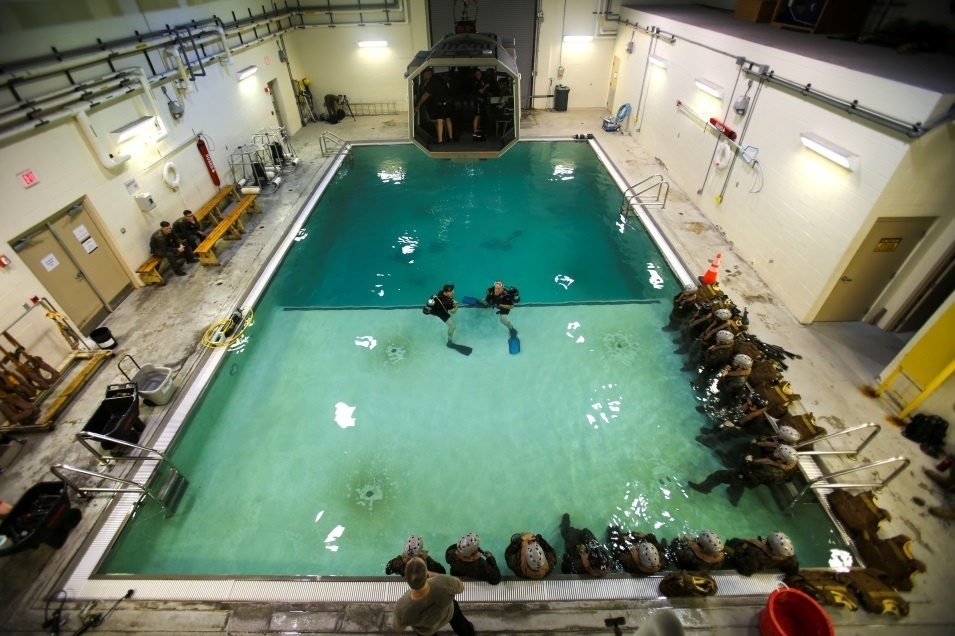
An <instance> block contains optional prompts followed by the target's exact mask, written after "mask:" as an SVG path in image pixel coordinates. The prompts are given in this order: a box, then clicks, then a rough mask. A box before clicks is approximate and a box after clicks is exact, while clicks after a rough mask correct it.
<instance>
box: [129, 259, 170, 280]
mask: <svg viewBox="0 0 955 636" xmlns="http://www.w3.org/2000/svg"><path fill="white" fill-rule="evenodd" d="M160 265H162V257H160V256H150V257H149V258H148V259H146V262H145V263H143V264H142V265H140V266H139V269H137V270H136V273H137V274H139V278H140V279H142V281H143V284H144V285H165V284H166V279H165V278H163V277H162V274H160V273H159V266H160Z"/></svg>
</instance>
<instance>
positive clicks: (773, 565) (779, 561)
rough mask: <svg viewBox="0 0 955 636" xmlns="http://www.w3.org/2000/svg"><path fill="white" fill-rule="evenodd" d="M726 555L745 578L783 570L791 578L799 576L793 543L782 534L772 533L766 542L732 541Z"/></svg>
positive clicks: (760, 538) (758, 540) (760, 539)
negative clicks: (767, 571) (768, 571)
mask: <svg viewBox="0 0 955 636" xmlns="http://www.w3.org/2000/svg"><path fill="white" fill-rule="evenodd" d="M726 555H727V557H728V558H729V561H730V562H731V563H733V564H734V565H735V566H736V570H737V571H738V572H739V573H740V574H742V575H743V576H752V575H753V574H756V573H757V572H763V571H765V570H781V571H782V572H783V573H785V574H789V575H790V576H792V575H795V574H799V561H797V560H796V553H795V550H794V549H793V543H792V541H790V539H789V537H788V536H786V535H785V534H783V533H782V532H772V533H770V535H769V536H768V537H766V540H765V541H763V538H762V537H756V538H755V539H730V540H729V541H727V542H726Z"/></svg>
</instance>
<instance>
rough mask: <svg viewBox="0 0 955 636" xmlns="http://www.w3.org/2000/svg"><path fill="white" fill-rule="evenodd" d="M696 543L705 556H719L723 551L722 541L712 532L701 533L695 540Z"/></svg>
mask: <svg viewBox="0 0 955 636" xmlns="http://www.w3.org/2000/svg"><path fill="white" fill-rule="evenodd" d="M696 542H697V543H699V544H700V546H701V547H702V548H703V550H704V551H706V553H707V554H719V553H720V552H722V551H723V540H722V539H720V538H719V536H718V535H717V534H716V533H715V532H713V531H712V530H704V531H703V532H701V533H700V536H698V537H697V538H696Z"/></svg>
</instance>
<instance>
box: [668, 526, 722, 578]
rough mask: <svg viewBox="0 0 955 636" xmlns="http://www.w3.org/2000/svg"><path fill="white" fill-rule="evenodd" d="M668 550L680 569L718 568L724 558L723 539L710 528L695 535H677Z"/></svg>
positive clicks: (720, 566) (700, 569) (703, 569)
mask: <svg viewBox="0 0 955 636" xmlns="http://www.w3.org/2000/svg"><path fill="white" fill-rule="evenodd" d="M670 550H671V551H672V552H673V555H674V556H675V557H676V560H677V563H679V564H680V569H681V570H690V571H696V572H699V571H706V570H719V569H721V568H722V567H723V561H725V560H726V553H725V552H723V540H722V539H720V537H719V535H718V534H716V533H715V532H713V531H712V530H704V531H703V532H701V533H700V534H699V536H696V537H686V536H683V537H678V538H676V539H674V540H673V543H671V544H670Z"/></svg>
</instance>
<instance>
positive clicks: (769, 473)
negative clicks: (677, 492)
mask: <svg viewBox="0 0 955 636" xmlns="http://www.w3.org/2000/svg"><path fill="white" fill-rule="evenodd" d="M798 459H799V456H798V454H797V453H796V450H795V449H794V448H793V447H792V446H788V445H786V444H780V445H779V447H778V448H777V449H776V450H775V451H774V452H773V454H772V455H771V456H769V457H753V456H752V455H747V456H746V457H744V458H743V460H742V461H741V462H740V463H739V466H738V467H737V468H736V469H734V470H718V471H716V472H715V473H713V474H711V475H710V476H709V477H707V478H706V479H704V480H703V481H702V482H701V483H696V482H693V481H690V482H687V483H688V485H689V486H690V488H692V489H693V490H695V491H697V492H702V493H704V494H707V493H709V492H710V491H712V490H713V489H714V488H716V487H717V486H718V485H720V484H728V485H729V488H727V489H726V494H727V495H728V496H729V500H730V503H731V504H733V505H734V506H737V505H739V500H740V497H742V496H743V491H744V490H746V489H747V488H755V487H756V486H761V485H763V484H782V483H785V482H787V481H789V480H791V479H792V478H793V477H795V476H796V473H797V472H798V471H797V470H796V466H797V462H798Z"/></svg>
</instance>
